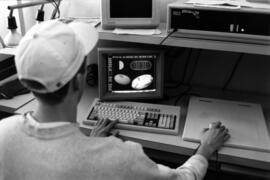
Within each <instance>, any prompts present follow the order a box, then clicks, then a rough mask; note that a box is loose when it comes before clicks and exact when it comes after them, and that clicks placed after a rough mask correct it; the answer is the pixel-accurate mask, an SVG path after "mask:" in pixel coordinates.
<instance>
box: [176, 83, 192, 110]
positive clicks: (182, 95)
mask: <svg viewBox="0 0 270 180" xmlns="http://www.w3.org/2000/svg"><path fill="white" fill-rule="evenodd" d="M191 89H192V86H190V85H189V86H188V89H187V90H186V91H184V92H183V93H181V94H179V95H178V97H177V98H176V99H175V101H174V105H175V106H176V105H177V104H178V101H179V100H181V99H182V98H183V97H184V96H185V95H187V94H188V92H189V91H190V90H191Z"/></svg>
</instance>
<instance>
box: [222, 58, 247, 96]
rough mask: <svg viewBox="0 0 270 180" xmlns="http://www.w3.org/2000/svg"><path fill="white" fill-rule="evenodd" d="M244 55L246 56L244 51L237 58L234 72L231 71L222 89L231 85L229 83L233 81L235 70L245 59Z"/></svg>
mask: <svg viewBox="0 0 270 180" xmlns="http://www.w3.org/2000/svg"><path fill="white" fill-rule="evenodd" d="M243 56H244V53H241V54H240V56H239V57H238V58H237V60H236V62H235V64H234V67H233V69H232V72H231V74H230V76H229V78H228V79H227V81H226V82H225V84H224V86H223V88H222V91H225V90H226V89H227V87H228V86H229V84H230V82H231V81H232V79H233V77H234V75H235V72H236V70H237V68H238V66H239V64H240V62H241V60H242V59H243Z"/></svg>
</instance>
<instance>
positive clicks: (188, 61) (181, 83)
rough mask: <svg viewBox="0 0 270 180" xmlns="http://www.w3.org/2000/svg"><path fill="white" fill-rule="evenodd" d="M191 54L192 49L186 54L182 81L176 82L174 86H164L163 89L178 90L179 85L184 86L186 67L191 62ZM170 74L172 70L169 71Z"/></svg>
mask: <svg viewBox="0 0 270 180" xmlns="http://www.w3.org/2000/svg"><path fill="white" fill-rule="evenodd" d="M192 52H193V49H192V48H191V49H190V51H189V53H188V56H187V59H186V62H185V67H184V71H183V74H182V80H181V81H180V82H178V83H177V84H176V85H174V86H165V88H178V87H179V86H181V85H185V84H184V80H185V79H186V75H187V69H188V66H189V64H190V62H191V60H190V58H191V55H192ZM171 73H172V70H171Z"/></svg>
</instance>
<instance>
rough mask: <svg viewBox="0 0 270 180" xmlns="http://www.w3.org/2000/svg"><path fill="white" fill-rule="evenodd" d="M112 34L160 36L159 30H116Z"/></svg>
mask: <svg viewBox="0 0 270 180" xmlns="http://www.w3.org/2000/svg"><path fill="white" fill-rule="evenodd" d="M113 33H115V34H134V35H156V34H161V30H159V29H119V28H116V29H115V30H114V31H113Z"/></svg>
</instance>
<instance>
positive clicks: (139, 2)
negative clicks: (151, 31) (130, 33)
mask: <svg viewBox="0 0 270 180" xmlns="http://www.w3.org/2000/svg"><path fill="white" fill-rule="evenodd" d="M101 14H102V27H103V28H104V29H113V28H116V27H118V28H155V27H157V26H158V25H159V22H160V17H159V0H102V2H101Z"/></svg>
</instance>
